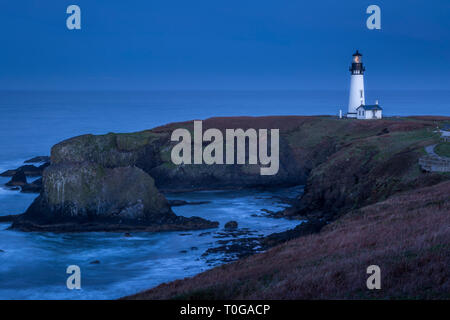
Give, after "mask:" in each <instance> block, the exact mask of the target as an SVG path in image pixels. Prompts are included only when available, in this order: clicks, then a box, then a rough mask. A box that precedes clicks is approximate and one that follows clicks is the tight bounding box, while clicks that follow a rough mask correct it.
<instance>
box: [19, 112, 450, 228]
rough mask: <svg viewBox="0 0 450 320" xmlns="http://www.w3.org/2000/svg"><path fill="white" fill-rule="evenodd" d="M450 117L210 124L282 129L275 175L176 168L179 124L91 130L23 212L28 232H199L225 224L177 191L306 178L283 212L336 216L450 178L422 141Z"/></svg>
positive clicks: (72, 142)
mask: <svg viewBox="0 0 450 320" xmlns="http://www.w3.org/2000/svg"><path fill="white" fill-rule="evenodd" d="M449 120H450V119H449V118H446V117H437V118H427V117H411V118H387V119H383V120H377V121H370V120H369V121H358V120H350V119H345V120H344V119H337V118H333V117H326V116H271V117H224V118H210V119H207V120H204V121H203V127H204V128H203V129H204V130H207V129H208V128H217V129H219V130H221V131H223V132H224V131H225V129H228V128H232V129H236V128H241V129H244V130H246V129H248V128H254V129H279V130H280V141H279V147H280V159H279V162H280V165H279V171H278V173H277V174H276V175H273V176H262V175H260V165H259V164H256V165H253V164H252V165H250V164H245V165H239V164H233V165H206V164H201V165H194V164H193V165H174V164H173V163H172V162H171V157H170V155H171V149H172V147H173V146H174V145H175V143H174V142H171V133H172V132H173V130H175V129H176V128H185V129H188V130H190V131H191V130H193V122H192V121H191V122H180V123H173V124H168V125H165V126H161V127H157V128H154V129H151V130H146V131H141V132H135V133H108V134H105V135H91V134H88V135H82V136H78V137H74V138H71V139H68V140H65V141H63V142H61V143H58V144H56V145H55V146H53V148H52V150H51V159H50V162H51V164H50V166H49V167H48V168H46V169H45V170H44V173H43V186H42V191H41V193H40V195H39V197H38V198H37V199H36V200H35V201H34V202H33V203H32V205H31V206H30V207H29V208H28V210H27V211H26V212H25V213H24V214H23V215H21V216H20V217H18V218H17V219H15V221H14V223H13V225H12V228H13V229H20V230H24V231H56V232H58V231H61V232H66V231H67V232H70V231H122V230H147V231H162V230H192V229H204V228H212V227H217V225H218V224H217V222H211V221H207V220H205V219H201V218H198V217H192V218H185V217H179V216H176V215H175V214H174V213H173V212H172V210H171V208H170V205H169V203H168V201H167V200H166V198H165V197H164V195H163V193H164V192H168V191H172V192H174V191H193V190H208V189H238V188H274V187H281V186H292V185H299V184H305V185H306V188H305V192H304V194H303V195H302V196H299V198H298V199H297V201H296V203H295V204H294V205H293V206H292V207H290V208H288V209H286V210H284V211H283V212H279V213H277V214H276V216H279V217H288V218H293V219H295V218H302V219H304V218H305V217H314V218H320V219H325V220H327V221H331V220H333V219H335V218H336V217H338V216H339V215H340V214H341V213H342V212H345V211H346V210H348V209H350V208H356V207H360V206H363V205H366V204H369V203H374V202H376V201H379V200H382V199H385V198H386V197H388V196H389V195H391V194H392V193H395V192H398V191H401V190H408V189H412V188H415V187H417V186H427V185H432V184H435V183H438V182H440V181H443V180H445V179H447V178H448V177H447V176H446V175H442V174H430V173H425V172H422V171H421V170H420V167H419V166H418V164H417V161H418V158H419V157H420V156H421V155H422V154H423V148H424V146H426V145H429V144H430V143H433V142H434V141H436V139H438V137H437V135H436V134H435V133H434V130H435V127H436V124H439V123H444V122H448V121H449Z"/></svg>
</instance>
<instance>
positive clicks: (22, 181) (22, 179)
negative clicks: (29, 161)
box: [6, 170, 27, 187]
mask: <svg viewBox="0 0 450 320" xmlns="http://www.w3.org/2000/svg"><path fill="white" fill-rule="evenodd" d="M26 184H27V177H26V175H25V173H24V172H23V171H22V170H19V171H17V172H16V173H15V174H14V175H13V176H12V178H11V180H10V181H9V182H8V183H6V186H7V187H18V186H19V187H20V186H24V185H26Z"/></svg>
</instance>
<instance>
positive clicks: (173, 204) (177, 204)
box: [168, 200, 211, 207]
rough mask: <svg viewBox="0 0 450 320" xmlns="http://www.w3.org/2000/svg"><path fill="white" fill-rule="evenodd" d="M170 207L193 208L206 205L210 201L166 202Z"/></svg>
mask: <svg viewBox="0 0 450 320" xmlns="http://www.w3.org/2000/svg"><path fill="white" fill-rule="evenodd" d="M168 202H169V205H170V206H171V207H181V206H195V205H200V204H207V203H210V202H211V201H185V200H168Z"/></svg>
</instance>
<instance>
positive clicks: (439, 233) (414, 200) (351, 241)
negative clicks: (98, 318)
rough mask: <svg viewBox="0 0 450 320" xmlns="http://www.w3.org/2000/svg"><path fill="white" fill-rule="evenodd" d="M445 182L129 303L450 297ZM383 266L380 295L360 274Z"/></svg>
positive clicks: (449, 186) (449, 202) (449, 189)
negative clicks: (169, 300)
mask: <svg viewBox="0 0 450 320" xmlns="http://www.w3.org/2000/svg"><path fill="white" fill-rule="evenodd" d="M449 194H450V181H447V182H442V183H439V184H437V185H434V186H431V187H426V188H421V189H417V190H413V191H409V192H405V193H401V194H398V195H394V196H392V197H390V198H388V199H387V200H385V201H382V202H379V203H376V204H373V205H369V206H366V207H363V208H361V209H359V210H355V211H352V212H350V213H349V214H347V215H345V216H343V217H342V218H341V219H339V220H337V221H335V222H333V223H331V224H329V225H328V226H326V227H325V228H324V229H323V230H322V231H321V232H320V233H319V234H315V235H311V236H307V237H302V238H298V239H294V240H291V241H289V242H287V243H285V244H282V245H279V246H277V247H274V248H272V249H270V250H268V251H267V252H265V253H262V254H257V255H253V256H251V257H248V258H246V259H242V260H239V261H237V262H234V263H231V264H227V265H223V266H220V267H217V268H214V269H212V270H209V271H206V272H203V273H201V274H199V275H197V276H195V277H193V278H188V279H184V280H177V281H174V282H171V283H168V284H162V285H160V286H158V287H156V288H154V289H151V290H148V291H145V292H142V293H139V294H136V295H134V296H130V297H127V299H360V298H381V299H386V298H394V299H403V298H408V299H417V298H424V299H435V298H444V299H449V298H450V270H449V268H448V266H449V265H450V254H449V252H450V197H449ZM373 264H375V265H378V266H380V268H381V287H382V288H381V290H374V291H371V290H368V289H367V288H366V279H367V277H368V275H367V274H366V268H367V267H368V266H369V265H373Z"/></svg>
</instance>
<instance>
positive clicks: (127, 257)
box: [0, 91, 450, 299]
mask: <svg viewBox="0 0 450 320" xmlns="http://www.w3.org/2000/svg"><path fill="white" fill-rule="evenodd" d="M366 96H367V97H368V99H370V97H373V100H375V99H379V100H380V103H381V105H382V106H383V108H384V114H385V115H400V116H405V115H422V114H432V115H447V116H449V115H450V105H449V101H450V92H449V91H380V92H370V91H368V92H367V93H366ZM346 104H347V92H345V91H320V92H319V91H159V92H117V91H116V92H106V91H105V92H31V91H14V92H5V91H0V172H1V171H4V170H7V169H12V168H16V167H17V166H19V165H22V164H23V161H24V160H26V159H28V158H31V157H34V156H37V155H48V154H49V152H50V148H51V146H52V145H54V144H55V143H58V142H59V141H62V140H64V139H67V138H70V137H73V136H76V135H80V134H85V133H94V134H104V133H108V132H132V131H138V130H145V129H149V128H152V127H155V126H158V125H163V124H166V123H169V122H175V121H186V120H192V119H206V118H208V117H213V116H241V115H251V116H262V115H319V114H329V115H337V114H338V112H339V109H343V110H344V112H345V109H346V107H345V106H346ZM7 181H8V178H1V177H0V215H8V214H16V213H22V212H24V211H25V210H26V208H27V207H28V206H29V205H30V203H31V202H32V201H33V199H34V198H35V197H36V195H35V194H22V193H19V192H17V191H11V190H8V189H6V188H4V187H2V186H3V185H4V183H6V182H7ZM300 192H301V190H299V189H298V188H293V189H292V188H291V189H283V190H273V191H258V190H241V191H210V192H194V193H186V194H175V195H167V196H168V198H172V199H181V200H188V201H210V203H208V204H203V205H196V206H182V207H175V208H174V211H175V213H176V214H179V215H184V216H201V217H203V218H206V219H209V220H216V221H219V222H220V227H219V229H213V230H206V231H205V230H203V231H192V232H159V233H133V236H132V237H125V236H124V235H123V234H122V233H75V234H53V233H24V232H18V231H10V230H6V229H7V228H8V226H9V225H10V224H9V223H0V250H3V252H1V251H0V299H110V298H118V297H121V296H124V295H128V294H133V293H136V292H138V291H139V290H144V289H148V288H151V287H153V286H155V285H158V284H160V283H162V282H165V281H170V280H174V279H179V278H184V277H187V276H191V275H194V274H197V273H199V272H201V271H203V270H205V269H208V268H210V267H211V265H210V264H209V263H208V261H207V259H206V258H203V257H202V254H203V253H204V252H205V251H206V250H207V249H208V248H212V247H215V246H218V243H217V241H219V240H223V239H220V238H217V235H218V234H217V232H219V231H223V229H222V228H223V225H224V223H226V222H227V221H229V220H236V221H237V222H238V223H239V227H240V228H248V229H249V230H250V231H252V232H253V236H254V235H266V234H269V233H273V232H280V231H284V230H287V229H289V228H292V227H294V226H295V225H297V224H298V223H299V221H289V220H285V219H273V218H269V217H266V216H265V215H264V213H263V212H262V211H261V209H268V210H272V211H276V210H281V209H282V208H283V207H285V205H284V204H282V203H280V202H278V201H277V200H276V199H274V198H272V196H273V195H276V194H278V195H280V196H283V197H284V196H290V197H294V196H296V195H299V194H300ZM208 231H211V233H209V234H206V235H205V234H204V233H205V232H208ZM228 238H230V239H231V238H232V236H230V237H228ZM225 239H227V238H225ZM95 260H99V261H100V263H99V264H91V263H90V262H92V261H95ZM72 264H76V265H79V266H80V268H81V272H82V280H81V282H82V283H81V286H82V289H81V290H68V289H67V288H66V285H65V282H66V278H67V276H68V275H67V274H66V273H65V271H66V268H67V266H68V265H72Z"/></svg>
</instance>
